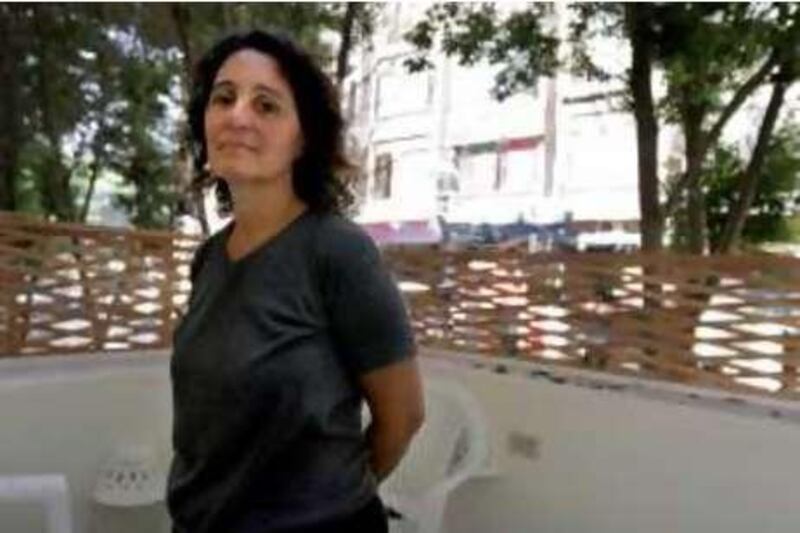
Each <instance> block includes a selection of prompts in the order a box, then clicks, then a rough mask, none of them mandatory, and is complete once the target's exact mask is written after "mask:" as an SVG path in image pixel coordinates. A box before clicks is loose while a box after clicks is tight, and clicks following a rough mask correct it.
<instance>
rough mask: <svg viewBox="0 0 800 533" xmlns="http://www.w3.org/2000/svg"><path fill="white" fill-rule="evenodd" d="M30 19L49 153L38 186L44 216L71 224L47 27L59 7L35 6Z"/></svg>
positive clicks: (53, 61) (67, 175) (38, 95)
mask: <svg viewBox="0 0 800 533" xmlns="http://www.w3.org/2000/svg"><path fill="white" fill-rule="evenodd" d="M33 9H35V11H36V12H35V14H34V15H33V21H34V24H33V28H34V33H35V38H36V52H37V54H38V55H39V63H38V64H37V65H36V83H35V95H36V98H37V99H38V101H39V106H40V110H41V121H42V130H43V131H42V134H43V135H44V137H45V139H47V142H48V148H49V151H48V153H47V155H46V158H47V160H46V161H47V163H46V165H45V167H44V172H43V174H44V175H43V176H42V184H43V186H44V190H43V191H42V192H43V201H44V206H45V209H46V211H47V212H48V214H51V215H55V216H56V218H57V219H58V220H62V221H73V220H75V204H74V198H73V194H72V190H71V189H70V180H71V178H72V172H71V169H69V168H67V167H66V166H65V165H64V161H63V159H62V157H63V156H62V153H61V149H62V146H61V131H59V128H58V126H57V124H56V119H57V117H56V113H57V110H56V106H55V96H56V95H55V94H54V93H53V91H54V88H53V84H52V83H51V80H53V79H56V74H57V68H56V66H55V65H56V63H57V61H58V59H57V58H56V57H55V50H54V49H53V48H52V47H51V46H52V45H51V44H50V41H49V39H50V36H49V34H50V31H51V30H50V26H51V25H52V24H53V23H54V19H55V17H57V16H58V15H59V13H58V10H60V9H62V7H61V6H59V5H48V4H36V5H35V7H34V8H33Z"/></svg>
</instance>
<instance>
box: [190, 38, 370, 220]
mask: <svg viewBox="0 0 800 533" xmlns="http://www.w3.org/2000/svg"><path fill="white" fill-rule="evenodd" d="M244 49H250V50H255V51H257V52H261V53H263V54H266V55H268V56H270V57H271V58H273V59H274V60H275V61H276V62H277V63H278V65H279V66H280V70H281V73H282V74H283V76H284V77H285V78H286V81H287V82H288V84H289V86H290V87H291V90H292V94H293V96H294V100H295V102H296V106H297V114H298V118H299V121H300V128H301V130H302V133H303V141H304V143H303V146H304V150H303V153H302V155H301V156H300V157H299V158H298V159H297V160H296V161H295V162H294V165H293V168H292V187H293V189H294V193H295V194H296V195H297V196H298V198H300V199H301V200H302V201H303V202H304V203H305V204H306V205H307V206H308V208H309V209H311V210H313V211H318V212H320V211H321V212H336V213H346V212H347V211H348V210H349V209H350V207H351V205H352V203H353V195H352V193H351V192H350V189H349V187H348V180H349V179H350V178H351V177H352V175H353V171H354V170H355V168H354V166H353V165H352V164H351V163H350V162H349V161H348V159H347V157H346V155H345V153H344V140H343V139H344V120H343V118H342V114H341V110H340V107H339V99H338V95H337V91H336V89H335V87H334V86H333V84H332V83H331V81H330V79H329V78H328V77H327V76H326V75H325V73H323V72H322V70H321V69H320V68H319V67H318V66H317V64H316V63H315V61H314V60H313V59H312V58H311V56H310V55H309V54H308V53H307V52H305V51H303V50H302V49H301V48H300V47H299V46H297V45H296V44H294V43H293V42H292V41H291V40H290V39H289V38H287V37H284V36H279V35H277V34H274V33H266V32H263V31H251V32H249V33H245V34H235V35H231V36H229V37H226V38H224V39H222V40H221V41H219V42H217V43H216V44H215V45H214V46H213V47H212V48H211V49H210V50H209V51H208V52H206V53H205V55H203V57H202V58H201V59H200V61H199V62H198V63H197V65H196V66H195V72H194V79H193V81H192V94H191V98H190V102H189V110H188V115H189V144H190V147H191V150H192V158H193V161H194V179H193V181H192V185H193V186H194V187H196V188H200V189H202V188H204V187H206V186H208V185H212V184H215V185H216V195H217V200H218V202H219V206H220V212H221V213H223V214H228V213H230V212H231V209H232V207H233V198H232V197H231V193H230V189H229V188H228V184H227V183H225V181H223V180H222V179H221V178H219V177H216V176H212V175H211V174H209V172H208V171H207V170H206V168H205V167H206V160H207V156H208V153H207V148H206V138H205V124H204V122H205V120H204V117H205V110H206V106H207V105H208V100H209V97H210V94H211V88H212V86H213V84H214V79H215V78H216V76H217V72H218V71H219V69H220V68H221V67H222V64H223V63H224V62H225V60H227V59H228V57H230V56H231V55H233V54H234V53H236V52H238V51H240V50H244Z"/></svg>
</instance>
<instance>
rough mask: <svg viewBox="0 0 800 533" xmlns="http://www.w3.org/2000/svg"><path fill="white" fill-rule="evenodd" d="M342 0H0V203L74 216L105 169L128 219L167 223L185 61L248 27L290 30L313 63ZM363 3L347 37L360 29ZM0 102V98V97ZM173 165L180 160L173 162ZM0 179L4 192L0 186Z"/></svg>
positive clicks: (364, 24)
mask: <svg viewBox="0 0 800 533" xmlns="http://www.w3.org/2000/svg"><path fill="white" fill-rule="evenodd" d="M344 7H345V4H344V3H302V4H298V3H272V4H254V3H240V2H236V3H213V4H191V5H189V4H177V3H162V4H144V3H128V4H17V5H12V4H0V33H2V35H0V72H1V73H2V74H3V76H5V77H6V79H7V80H11V84H7V85H6V86H4V87H3V88H2V89H0V97H2V98H3V99H4V100H6V101H8V100H9V99H10V100H11V101H13V102H16V103H17V105H14V106H13V107H10V108H9V107H6V108H0V209H3V208H15V209H18V210H25V211H31V212H37V213H41V214H44V215H47V216H49V217H51V218H56V219H61V220H81V219H82V218H83V217H84V216H85V213H86V211H87V207H88V202H90V201H91V194H92V191H93V189H94V186H95V185H96V184H97V183H98V182H100V181H103V180H106V179H109V178H110V177H112V176H113V175H114V174H117V175H120V176H122V177H123V182H124V183H125V184H126V187H125V188H124V189H123V190H120V191H119V192H118V194H117V196H116V202H117V204H118V205H119V206H121V207H123V208H124V209H125V210H126V211H127V212H128V213H129V215H130V217H131V220H132V222H133V223H134V224H136V225H138V226H147V227H168V226H169V225H170V224H171V223H172V221H173V219H174V216H175V214H176V213H175V211H176V207H177V205H178V203H179V202H180V201H181V200H182V199H181V195H183V194H185V191H184V190H183V187H184V183H182V182H181V179H182V174H181V168H183V169H185V168H186V165H185V156H184V155H182V152H181V146H182V145H181V142H182V141H181V140H182V138H183V136H184V135H185V128H184V125H183V121H184V117H183V116H182V109H183V108H184V107H185V105H186V98H187V94H188V85H189V77H190V70H191V64H192V62H194V61H196V60H197V58H198V57H199V56H200V55H201V54H202V53H203V52H204V51H205V50H206V49H207V48H208V47H209V46H211V44H212V43H213V42H214V41H216V40H217V39H219V38H220V37H222V36H223V35H226V34H230V33H232V32H234V31H242V30H248V29H252V28H260V29H270V30H276V31H281V32H283V33H287V34H290V35H291V36H292V37H293V38H295V39H296V40H298V41H299V42H300V43H301V44H303V45H304V46H305V47H306V48H307V49H309V50H310V51H311V52H312V54H314V55H316V56H317V58H318V59H320V60H321V61H323V62H326V63H328V62H330V59H331V58H332V57H333V55H334V51H333V50H331V49H330V45H328V44H325V43H324V42H323V41H322V40H321V39H320V35H321V33H322V32H323V31H324V30H330V31H337V30H338V29H339V24H341V20H342V17H343V15H344ZM377 10H378V7H368V6H365V7H364V8H363V9H361V10H359V16H358V17H357V20H356V27H355V29H356V35H355V37H356V40H358V39H360V38H363V37H364V36H365V35H368V34H369V33H370V32H371V31H372V23H373V18H374V15H375V13H376V12H377ZM4 103H5V102H4ZM181 165H183V166H181ZM9 185H10V190H9Z"/></svg>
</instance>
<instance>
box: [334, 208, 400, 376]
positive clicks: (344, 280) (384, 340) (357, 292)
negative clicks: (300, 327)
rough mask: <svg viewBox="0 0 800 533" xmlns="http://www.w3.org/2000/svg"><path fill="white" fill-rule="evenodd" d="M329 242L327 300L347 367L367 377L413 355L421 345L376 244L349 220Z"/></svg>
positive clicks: (336, 337)
mask: <svg viewBox="0 0 800 533" xmlns="http://www.w3.org/2000/svg"><path fill="white" fill-rule="evenodd" d="M324 239H325V240H324V243H321V244H322V245H321V249H322V254H323V255H322V257H321V266H322V272H321V274H320V275H321V276H322V279H321V280H320V281H321V291H322V299H323V304H324V306H325V311H326V314H327V319H328V320H327V321H328V324H329V327H330V330H331V335H332V337H333V340H334V342H335V345H336V348H337V350H338V351H339V352H340V354H341V356H342V357H343V359H344V361H345V364H346V365H347V367H348V368H349V369H350V370H352V371H353V372H355V373H356V374H363V373H366V372H369V371H370V370H374V369H377V368H380V367H382V366H386V365H389V364H391V363H394V362H396V361H400V360H402V359H405V358H409V357H412V356H413V355H414V354H415V352H416V347H415V342H414V335H413V332H412V328H411V324H410V321H409V317H408V313H407V310H406V307H405V304H404V302H403V298H402V296H401V294H400V290H399V288H398V286H397V284H396V282H395V280H394V278H393V276H392V275H391V273H390V272H389V269H388V268H387V266H386V265H385V264H384V261H383V260H382V257H381V254H380V252H379V250H378V248H377V247H376V246H375V243H374V242H373V241H372V239H371V238H370V237H369V235H367V233H366V232H364V231H363V230H362V229H361V228H359V227H358V226H357V225H355V224H354V223H349V222H348V223H346V224H345V222H344V221H339V227H338V228H337V230H336V231H332V232H329V233H328V234H326V235H325V237H324Z"/></svg>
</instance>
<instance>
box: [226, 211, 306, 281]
mask: <svg viewBox="0 0 800 533" xmlns="http://www.w3.org/2000/svg"><path fill="white" fill-rule="evenodd" d="M310 211H311V210H310V209H309V208H306V209H305V210H303V212H302V213H300V214H299V215H297V216H295V217H294V218H293V219H292V220H291V221H290V222H289V223H288V224H286V225H285V226H284V227H283V228H281V229H280V231H278V233H276V234H275V235H273V236H271V237H270V238H268V239H267V240H265V241H264V242H262V243H259V244H258V245H256V246H255V247H254V248H253V249H252V250H250V251H249V252H247V253H246V254H244V255H243V256H241V257H238V258H236V259H233V258H231V256H230V255H228V239H229V238H230V235H231V232H233V228H234V226H235V225H236V220H231V221H230V223H229V224H228V225H227V226H225V229H224V230H223V233H222V238H221V239H220V243H221V247H222V259H223V261H224V263H225V265H227V266H228V267H236V266H238V265H242V264H244V263H247V262H249V260H250V259H252V258H253V257H255V256H258V255H261V254H262V253H263V252H264V251H266V250H268V249H269V248H272V247H273V246H274V245H275V244H276V243H277V242H278V241H279V240H281V239H282V238H283V237H284V236H285V235H286V234H288V233H289V232H290V230H291V229H292V228H294V227H296V226H297V225H299V223H300V222H301V221H302V220H304V219H305V218H307V217H308V215H309V214H310Z"/></svg>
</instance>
